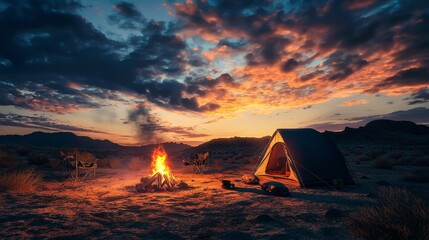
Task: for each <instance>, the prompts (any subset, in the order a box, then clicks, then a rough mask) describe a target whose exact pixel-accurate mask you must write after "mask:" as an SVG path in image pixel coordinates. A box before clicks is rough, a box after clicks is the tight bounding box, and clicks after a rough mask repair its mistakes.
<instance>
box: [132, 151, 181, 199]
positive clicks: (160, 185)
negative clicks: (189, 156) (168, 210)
mask: <svg viewBox="0 0 429 240" xmlns="http://www.w3.org/2000/svg"><path fill="white" fill-rule="evenodd" d="M166 160H167V153H166V152H165V150H164V147H163V146H162V145H159V146H158V147H156V148H155V149H154V150H153V153H152V175H150V176H146V177H142V178H141V179H140V183H139V184H137V185H136V189H137V191H138V192H151V191H172V190H175V189H184V188H187V187H188V185H187V184H186V183H185V182H183V181H181V180H179V179H177V178H175V177H174V176H173V174H172V173H171V171H170V168H169V167H168V166H167V163H166Z"/></svg>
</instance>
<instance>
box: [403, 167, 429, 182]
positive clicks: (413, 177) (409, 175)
mask: <svg viewBox="0 0 429 240" xmlns="http://www.w3.org/2000/svg"><path fill="white" fill-rule="evenodd" d="M401 178H402V180H404V181H408V182H418V183H427V182H429V171H425V170H414V171H412V172H406V173H405V174H404V175H403V176H402V177H401Z"/></svg>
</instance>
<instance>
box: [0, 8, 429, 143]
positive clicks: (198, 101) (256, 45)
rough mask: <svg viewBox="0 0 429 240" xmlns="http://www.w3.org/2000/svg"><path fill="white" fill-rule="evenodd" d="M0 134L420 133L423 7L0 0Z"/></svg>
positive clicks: (121, 138)
mask: <svg viewBox="0 0 429 240" xmlns="http://www.w3.org/2000/svg"><path fill="white" fill-rule="evenodd" d="M0 29H1V35H2V37H1V38H0V134H2V135H4V134H28V133H31V132H34V131H44V132H58V131H70V132H74V133H76V134H77V135H82V136H90V137H93V138H97V139H109V140H111V141H113V142H116V143H119V144H123V145H142V144H149V143H159V142H164V141H174V142H184V143H190V144H198V143H200V142H203V141H207V140H210V139H213V138H220V137H233V136H242V137H261V136H267V135H271V134H272V133H273V132H274V131H275V129H277V128H303V127H311V128H315V129H317V130H319V131H325V130H329V131H340V130H343V129H344V128H345V127H346V126H348V127H359V126H364V125H365V124H366V123H368V122H369V121H372V120H376V119H382V118H384V119H392V120H410V121H414V122H416V123H419V124H425V125H429V1H426V0H409V1H406V0H404V1H401V0H378V1H377V0H341V1H339V0H330V1H320V0H305V1H304V0H301V1H300V0H289V1H276V0H247V1H238V0H221V1H211V0H198V1H188V0H186V1H156V0H140V1H102V0H99V1H95V0H94V1H90V0H82V1H75V0H44V1H42V0H28V1H23V0H6V1H3V0H0Z"/></svg>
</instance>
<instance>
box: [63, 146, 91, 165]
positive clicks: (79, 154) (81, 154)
mask: <svg viewBox="0 0 429 240" xmlns="http://www.w3.org/2000/svg"><path fill="white" fill-rule="evenodd" d="M67 155H73V156H76V159H77V160H79V161H81V162H87V163H90V162H93V161H94V160H95V157H94V155H93V154H92V153H90V152H85V151H80V150H77V149H72V150H71V151H70V152H69V153H68V154H67Z"/></svg>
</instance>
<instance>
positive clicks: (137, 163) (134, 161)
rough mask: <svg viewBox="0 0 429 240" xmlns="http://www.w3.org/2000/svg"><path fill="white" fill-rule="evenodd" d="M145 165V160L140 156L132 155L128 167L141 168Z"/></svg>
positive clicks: (132, 168) (136, 169)
mask: <svg viewBox="0 0 429 240" xmlns="http://www.w3.org/2000/svg"><path fill="white" fill-rule="evenodd" d="M143 167H144V163H143V161H142V160H141V159H140V158H138V157H132V158H131V159H130V161H129V162H128V169H130V170H135V171H138V170H141V169H142V168H143Z"/></svg>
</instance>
